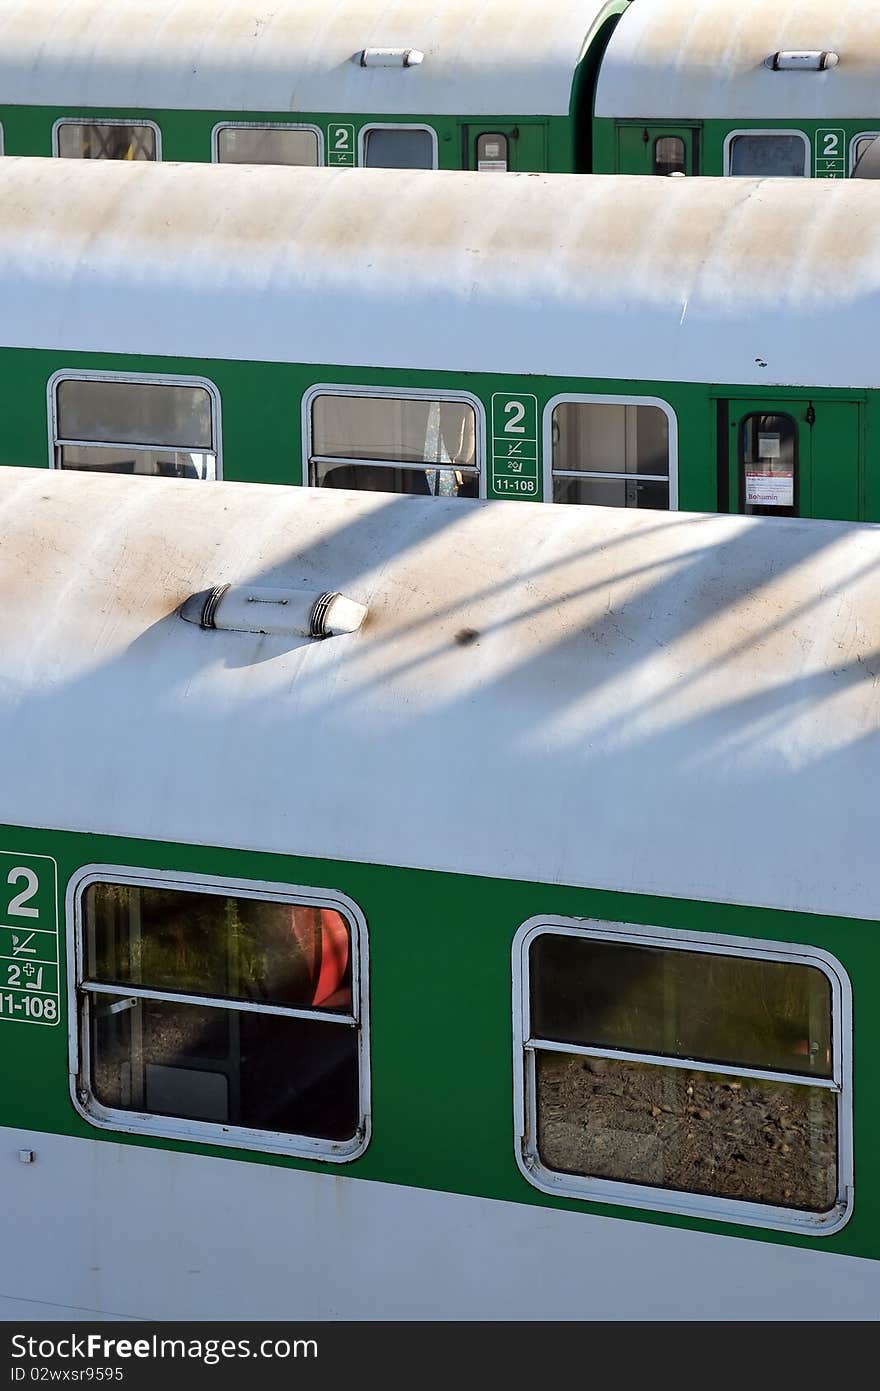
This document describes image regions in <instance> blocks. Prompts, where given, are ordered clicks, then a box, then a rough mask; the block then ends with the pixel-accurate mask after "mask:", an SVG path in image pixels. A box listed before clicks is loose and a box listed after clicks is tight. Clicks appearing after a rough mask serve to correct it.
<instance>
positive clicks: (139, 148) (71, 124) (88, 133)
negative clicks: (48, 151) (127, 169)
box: [54, 121, 160, 160]
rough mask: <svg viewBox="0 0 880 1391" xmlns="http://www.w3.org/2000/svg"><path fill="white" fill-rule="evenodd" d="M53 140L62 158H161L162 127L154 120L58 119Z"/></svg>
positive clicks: (57, 153)
mask: <svg viewBox="0 0 880 1391" xmlns="http://www.w3.org/2000/svg"><path fill="white" fill-rule="evenodd" d="M54 139H55V153H56V155H58V156H59V157H60V158H61V159H137V160H144V159H146V160H156V159H159V157H160V149H159V127H158V126H157V125H155V124H154V123H153V122H152V121H140V122H137V123H134V122H129V121H57V122H56V124H55V130H54Z"/></svg>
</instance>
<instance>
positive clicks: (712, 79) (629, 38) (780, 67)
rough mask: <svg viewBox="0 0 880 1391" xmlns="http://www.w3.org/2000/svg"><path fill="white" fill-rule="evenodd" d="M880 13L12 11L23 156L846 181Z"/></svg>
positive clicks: (817, 2) (9, 35) (443, 6)
mask: <svg viewBox="0 0 880 1391" xmlns="http://www.w3.org/2000/svg"><path fill="white" fill-rule="evenodd" d="M878 87H880V15H878V11H877V6H876V4H875V3H874V0H838V3H836V4H833V5H832V4H829V3H828V0H792V2H791V3H788V4H786V5H784V6H779V5H772V4H768V3H767V0H699V3H694V0H637V3H631V4H628V3H627V0H580V2H578V0H543V3H541V4H537V5H536V4H534V3H532V0H483V3H481V4H480V5H478V6H474V5H469V4H465V3H463V0H404V3H394V4H392V3H390V0H376V3H374V4H372V6H365V5H364V3H363V0H336V3H333V4H330V3H328V0H286V3H285V2H284V0H282V3H275V4H272V5H271V6H270V5H263V6H260V5H259V4H257V5H255V4H254V3H251V0H247V3H246V2H245V0H227V3H224V4H223V5H217V4H215V3H213V0H137V3H136V4H134V3H127V4H126V5H124V6H123V5H120V4H119V3H118V0H7V3H6V4H5V5H4V6H3V9H2V13H0V140H4V141H5V148H6V150H7V152H8V153H10V154H22V155H52V154H54V155H59V156H62V157H65V158H66V157H71V158H86V159H93V158H111V159H133V160H158V159H163V158H164V159H169V160H197V161H210V160H214V161H219V162H238V163H241V162H257V163H262V162H275V163H285V164H312V165H314V164H328V165H335V166H338V167H343V168H344V167H348V168H353V167H355V166H356V165H368V166H369V165H372V166H383V167H388V166H391V167H407V168H418V169H421V168H441V169H473V170H478V171H483V172H499V171H505V170H512V171H523V170H528V171H536V170H537V171H542V172H551V173H553V172H555V173H574V172H582V173H583V172H591V171H592V172H595V173H629V174H750V175H764V174H775V175H790V176H799V175H800V176H802V175H807V176H815V177H819V178H845V177H846V176H847V175H848V174H849V173H850V172H851V170H852V169H853V168H854V167H855V165H856V164H857V163H858V160H859V158H860V156H861V155H862V153H863V152H864V150H865V149H866V148H867V147H868V146H869V145H870V142H871V141H872V140H873V138H874V136H875V135H876V134H877V131H878V129H880V108H878V97H877V92H878Z"/></svg>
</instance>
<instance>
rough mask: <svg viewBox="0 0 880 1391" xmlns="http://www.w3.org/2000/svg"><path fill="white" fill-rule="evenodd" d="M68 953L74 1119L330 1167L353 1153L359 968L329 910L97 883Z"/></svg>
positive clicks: (277, 900) (268, 897) (326, 903)
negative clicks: (79, 1093)
mask: <svg viewBox="0 0 880 1391" xmlns="http://www.w3.org/2000/svg"><path fill="white" fill-rule="evenodd" d="M78 946H79V957H80V963H81V966H80V979H79V990H78V998H79V1006H80V1015H81V1018H80V1024H81V1037H82V1055H83V1056H82V1067H83V1070H84V1074H85V1077H86V1080H87V1085H86V1087H85V1091H86V1092H87V1094H88V1098H89V1101H88V1106H87V1110H88V1113H89V1118H90V1119H95V1120H96V1121H97V1122H98V1123H103V1122H107V1123H112V1121H113V1120H118V1121H121V1122H123V1123H126V1121H127V1118H128V1116H129V1113H131V1114H132V1115H134V1116H136V1117H137V1118H138V1124H139V1126H140V1128H149V1122H148V1118H149V1117H156V1118H165V1120H166V1121H169V1122H170V1121H174V1122H178V1123H180V1122H185V1123H189V1124H192V1123H198V1125H201V1126H207V1127H211V1128H212V1129H213V1131H215V1132H216V1133H217V1135H218V1136H221V1137H222V1138H223V1139H227V1140H228V1142H229V1143H233V1144H235V1143H238V1144H244V1143H253V1144H254V1146H255V1147H257V1148H260V1147H263V1148H267V1147H275V1148H283V1149H286V1150H291V1149H296V1148H297V1147H300V1148H301V1147H302V1146H303V1145H304V1146H305V1149H306V1151H309V1152H314V1153H321V1152H326V1151H327V1150H328V1149H329V1148H330V1147H331V1146H332V1147H333V1149H334V1151H335V1152H336V1157H338V1158H344V1157H350V1156H351V1154H352V1153H353V1152H354V1151H355V1150H356V1149H357V1148H359V1147H362V1142H363V1139H364V1088H363V1076H362V1071H363V1069H362V1053H363V1038H362V1029H361V1025H360V1021H361V1014H362V1011H361V998H360V989H361V985H360V978H361V966H362V964H363V963H362V961H361V959H360V957H359V945H358V930H357V927H356V924H355V922H354V920H353V915H352V914H351V913H350V912H349V911H347V909H346V908H345V907H343V905H341V904H338V903H336V904H333V906H331V900H322V899H320V898H319V897H317V896H316V895H314V894H312V893H310V892H305V893H300V894H297V893H296V892H295V891H290V892H287V891H284V892H282V893H280V894H279V895H277V896H276V895H275V894H266V893H264V892H261V891H260V890H250V891H249V890H248V888H247V887H246V886H242V885H241V884H239V883H237V882H236V884H235V885H234V887H233V886H232V885H230V886H229V887H228V888H225V887H224V886H223V885H222V884H214V883H211V882H210V881H205V882H204V883H199V884H196V883H192V882H190V883H186V882H180V881H171V880H170V879H168V880H164V881H163V879H161V878H157V879H156V880H153V881H144V880H139V879H138V878H137V877H136V876H126V877H125V878H124V879H123V877H122V875H121V874H120V876H119V877H118V878H117V877H116V875H110V876H107V877H104V876H102V877H101V878H97V877H96V878H95V879H90V880H87V881H86V883H85V886H84V888H83V890H82V892H81V894H80V895H79V898H78ZM198 1125H197V1127H196V1128H195V1129H193V1130H188V1131H187V1133H190V1134H192V1135H193V1136H194V1137H196V1138H198V1136H199V1134H200V1131H199V1129H198ZM161 1129H162V1127H161V1125H160V1126H159V1130H160V1132H161ZM236 1131H238V1132H248V1138H247V1139H246V1138H245V1136H244V1135H243V1134H241V1133H239V1134H238V1135H237V1136H236V1133H235V1132H236ZM204 1134H207V1132H204ZM290 1137H295V1138H294V1139H291V1138H290Z"/></svg>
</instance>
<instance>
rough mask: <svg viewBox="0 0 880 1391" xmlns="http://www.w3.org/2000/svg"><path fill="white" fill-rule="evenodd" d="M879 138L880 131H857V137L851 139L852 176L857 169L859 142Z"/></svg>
mask: <svg viewBox="0 0 880 1391" xmlns="http://www.w3.org/2000/svg"><path fill="white" fill-rule="evenodd" d="M878 136H880V130H857V131H856V133H855V135H853V136H851V137H850V142H849V172H850V174H852V171H853V170H854V169H855V167H856V144H857V142H858V141H859V140H867V139H868V138H871V139H874V140H876V139H877V137H878Z"/></svg>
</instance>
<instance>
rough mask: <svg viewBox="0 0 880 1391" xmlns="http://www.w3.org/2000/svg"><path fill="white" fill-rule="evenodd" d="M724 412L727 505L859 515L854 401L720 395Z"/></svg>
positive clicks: (777, 513) (758, 511)
mask: <svg viewBox="0 0 880 1391" xmlns="http://www.w3.org/2000/svg"><path fill="white" fill-rule="evenodd" d="M727 412H728V429H727V430H726V432H725V433H726V435H727V436H728V439H727V440H726V441H724V440H722V441H721V442H720V446H721V448H722V450H725V449H726V455H727V458H726V468H727V479H726V482H727V487H728V510H729V511H731V512H744V513H746V514H749V515H752V516H765V517H825V518H828V519H831V520H836V521H858V520H859V518H860V515H861V497H860V487H859V479H860V463H861V418H860V406H859V403H858V402H857V401H822V400H819V401H815V402H813V401H791V400H788V401H785V400H779V401H773V400H766V399H757V398H755V399H745V398H739V399H736V400H731V401H728V402H727ZM723 470H724V462H722V472H723ZM723 482H724V480H723V479H722V489H723Z"/></svg>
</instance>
